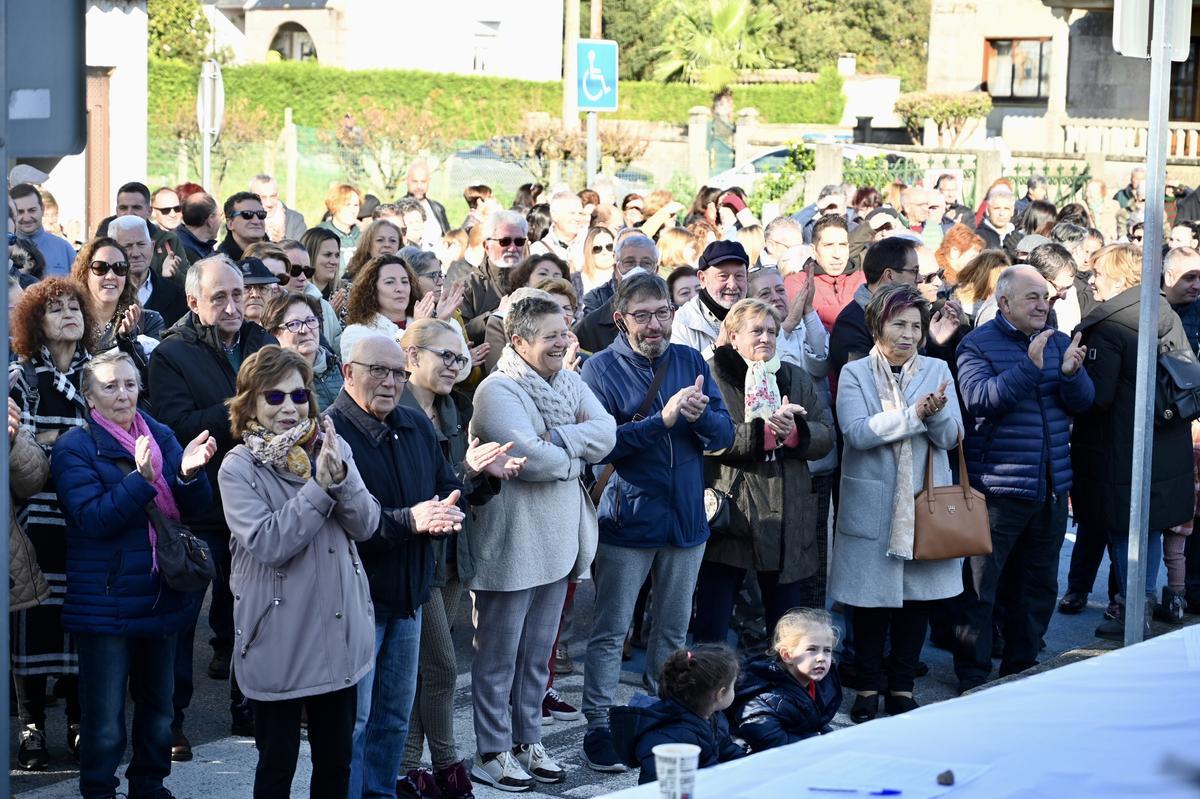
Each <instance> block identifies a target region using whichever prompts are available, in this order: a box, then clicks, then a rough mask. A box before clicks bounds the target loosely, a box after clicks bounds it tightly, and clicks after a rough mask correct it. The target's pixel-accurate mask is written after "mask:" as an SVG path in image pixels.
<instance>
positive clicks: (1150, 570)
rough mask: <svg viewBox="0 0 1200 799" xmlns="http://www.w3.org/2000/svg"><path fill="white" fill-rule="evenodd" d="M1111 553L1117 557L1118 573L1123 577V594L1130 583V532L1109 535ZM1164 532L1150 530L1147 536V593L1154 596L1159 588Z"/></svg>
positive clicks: (1110, 533)
mask: <svg viewBox="0 0 1200 799" xmlns="http://www.w3.org/2000/svg"><path fill="white" fill-rule="evenodd" d="M1108 540H1109V543H1110V546H1111V550H1110V551H1111V552H1113V553H1114V554H1115V555H1116V562H1117V573H1118V574H1119V575H1120V576H1121V593H1122V594H1124V593H1125V589H1126V587H1127V586H1126V585H1125V584H1126V583H1127V582H1128V581H1129V578H1128V576H1127V575H1128V574H1129V571H1128V570H1129V532H1128V531H1126V530H1122V531H1113V530H1110V531H1109V533H1108ZM1162 555H1163V549H1162V530H1150V531H1149V532H1148V533H1147V536H1146V551H1145V552H1143V553H1142V557H1143V558H1145V560H1146V593H1147V594H1154V593H1156V589H1157V587H1158V572H1159V570H1160V569H1161V568H1162Z"/></svg>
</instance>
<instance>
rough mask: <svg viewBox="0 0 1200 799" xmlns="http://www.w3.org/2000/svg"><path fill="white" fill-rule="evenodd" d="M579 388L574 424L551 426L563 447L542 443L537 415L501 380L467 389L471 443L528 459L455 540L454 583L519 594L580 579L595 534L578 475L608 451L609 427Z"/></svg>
mask: <svg viewBox="0 0 1200 799" xmlns="http://www.w3.org/2000/svg"><path fill="white" fill-rule="evenodd" d="M571 377H572V378H574V379H576V380H578V379H579V378H578V376H576V375H573V374H572V375H571ZM581 388H582V390H583V391H582V398H581V400H580V404H579V407H578V408H577V409H576V417H577V418H579V419H582V421H580V422H577V423H576V424H571V425H564V426H561V427H556V428H555V430H556V431H557V432H558V435H559V436H560V437H561V438H562V440H563V443H564V444H565V445H566V447H565V448H564V447H560V446H558V445H556V444H552V443H550V442H549V441H546V440H544V439H543V438H542V434H543V433H546V432H547V428H546V424H545V422H544V421H543V419H542V414H541V412H540V411H538V409H537V406H535V405H534V403H533V398H532V397H530V396H529V394H528V393H527V392H526V391H525V390H524V389H523V388H521V386H520V385H519V384H518V383H517V381H515V380H513V379H512V378H511V377H509V376H508V375H505V374H504V373H502V372H492V374H490V375H488V376H487V377H486V378H485V379H484V381H483V382H482V383H480V384H479V388H477V389H476V390H475V415H474V416H473V417H472V419H471V438H478V439H479V440H480V441H497V442H501V443H503V442H507V441H512V442H513V445H514V446H513V448H512V450H511V451H510V452H509V455H510V456H512V457H514V458H528V459H529V460H528V461H526V463H525V468H524V469H523V470H522V471H521V476H520V477H519V478H517V479H516V480H509V481H507V482H506V483H505V484H504V488H503V489H502V490H501V491H500V494H499V496H497V497H494V498H493V499H492V501H491V502H489V503H487V504H486V505H484V506H482V507H480V508H478V509H477V515H476V519H475V523H474V524H472V525H471V527H470V528H469V529H466V530H464V532H463V533H462V534H460V536H459V541H458V571H459V577H460V578H461V579H462V581H463V584H464V585H465V586H466V587H467V588H468V589H471V590H473V591H474V590H480V591H523V590H525V589H527V588H536V587H537V586H540V585H549V584H551V583H554V582H557V581H558V580H561V579H562V578H564V577H570V578H571V579H573V580H582V579H586V578H587V577H588V574H589V572H588V569H589V568H590V567H591V565H592V559H593V558H594V557H595V555H596V540H597V536H598V529H597V526H596V509H595V508H594V507H593V506H592V501H591V500H590V499H589V498H588V496H587V494H586V493H585V492H584V490H583V486H582V484H581V483H580V482H579V476H580V475H581V474H582V473H583V469H584V465H585V464H588V463H596V462H597V461H599V460H600V459H601V458H603V457H604V456H605V455H607V454H608V453H609V451H611V450H612V448H613V445H614V444H616V442H617V423H616V422H615V421H614V420H613V418H612V417H611V416H609V415H608V412H607V411H605V410H604V406H603V405H601V404H600V401H599V400H598V399H596V396H595V395H594V394H592V390H591V389H590V388H588V387H587V386H586V385H582V386H581Z"/></svg>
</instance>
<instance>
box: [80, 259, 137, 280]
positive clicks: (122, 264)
mask: <svg viewBox="0 0 1200 799" xmlns="http://www.w3.org/2000/svg"><path fill="white" fill-rule="evenodd" d="M88 269H90V270H91V271H92V274H93V275H95V276H96V277H104V275H105V273H107V272H112V273H113V274H114V275H116V276H117V277H125V276H126V275H128V274H129V262H128V261H113V262H112V263H109V262H108V261H92V262H91V263H90V264H88Z"/></svg>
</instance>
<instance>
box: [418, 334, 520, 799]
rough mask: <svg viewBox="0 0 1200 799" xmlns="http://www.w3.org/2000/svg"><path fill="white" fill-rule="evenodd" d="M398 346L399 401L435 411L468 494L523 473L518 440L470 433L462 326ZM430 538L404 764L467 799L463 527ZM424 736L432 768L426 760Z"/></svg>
mask: <svg viewBox="0 0 1200 799" xmlns="http://www.w3.org/2000/svg"><path fill="white" fill-rule="evenodd" d="M400 346H401V347H402V348H403V349H404V353H405V357H406V358H407V360H408V369H409V378H408V384H407V386H406V389H405V391H404V394H402V395H401V397H400V404H401V405H404V406H407V407H409V408H412V409H413V410H415V411H419V412H420V413H422V414H424V415H425V416H426V417H428V418H429V421H430V422H432V423H433V429H434V432H435V434H436V436H437V439H438V442H439V443H440V445H441V448H442V454H443V455H445V456H446V460H447V461H449V462H450V463H451V464H452V465H453V466H454V470H455V473H456V474H457V475H458V477H459V479H460V480H462V481H463V484H464V485H465V486H466V487H467V492H468V493H467V500H468V501H469V502H470V503H471V504H472V505H482V504H483V503H485V502H487V501H488V500H489V499H491V498H492V497H493V496H494V495H495V494H496V492H497V491H499V490H500V480H508V479H512V478H515V477H517V476H518V475H519V474H520V473H521V467H522V466H523V465H524V460H523V459H521V458H510V457H509V456H508V454H507V452H508V448H509V447H511V446H512V444H503V445H502V444H497V443H490V442H489V443H485V444H480V443H479V442H478V441H475V442H472V441H471V440H470V437H469V436H468V435H467V432H466V431H467V426H468V425H469V423H470V421H471V412H472V409H471V402H470V400H469V399H468V398H467V397H466V396H465V395H464V394H462V393H461V392H457V391H454V386H455V384H456V383H457V382H458V381H459V380H460V379H461V376H462V375H463V374H465V373H466V371H467V369H468V364H469V361H468V358H467V352H466V349H465V343H464V342H463V340H462V334H461V332H460V331H459V329H458V328H457V327H455V326H454V325H453V324H452V323H450V322H448V321H445V320H442V319H418V320H417V321H415V322H413V323H412V325H411V326H410V327H409V328H408V329H407V330H405V331H404V336H403V337H402V338H401V339H400ZM473 515H474V514H472V513H470V512H468V513H467V514H466V518H464V519H463V523H462V524H463V530H464V531H466V530H468V529H469V528H470V525H471V522H472V520H473ZM431 540H432V542H433V553H434V557H435V559H436V570H435V572H434V576H433V584H432V586H431V591H430V595H429V600H428V601H427V602H426V603H425V604H424V605H423V606H422V607H421V643H420V654H419V657H418V661H419V671H418V677H417V694H416V698H415V700H414V701H413V709H412V715H411V716H410V717H409V725H408V741H407V743H406V744H405V747H404V759H403V761H402V765H401V767H400V771H401V773H407V775H408V779H409V780H411V781H412V783H413V786H414V787H415V788H416V789H417V791H418V792H419V793H421V794H422V795H436V792H434V791H432V790H430V787H431V786H430V783H431V782H432V783H435V784H436V785H437V788H438V791H440V793H441V795H442V796H443V797H446V799H464V797H468V796H470V794H471V793H472V791H471V778H470V775H469V774H468V773H467V769H466V768H465V767H464V766H463V764H462V759H461V758H460V757H459V754H458V750H457V749H456V747H455V742H454V702H453V698H454V687H455V678H456V677H457V676H458V666H457V664H456V663H455V658H454V642H453V640H452V639H451V636H450V627H451V624H452V623H453V621H454V619H455V617H456V615H457V612H458V606H459V601H460V600H461V599H462V583H461V582H460V581H459V578H458V558H457V557H456V554H457V549H458V534H457V533H454V534H451V535H448V536H440V537H436V538H433V539H431ZM426 742H428V744H429V753H430V760H431V761H432V766H433V770H432V773H431V772H430V771H429V770H427V769H422V768H420V763H421V753H422V750H423V748H424V745H425V743H426ZM422 789H424V790H422Z"/></svg>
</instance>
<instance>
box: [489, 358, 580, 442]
mask: <svg viewBox="0 0 1200 799" xmlns="http://www.w3.org/2000/svg"><path fill="white" fill-rule="evenodd" d="M496 371H497V372H501V373H503V374H505V375H507V376H508V377H511V378H512V379H513V380H515V381H516V383H517V385H519V386H520V387H521V388H522V389H524V391H525V393H526V394H528V395H529V396H530V398H531V399H532V400H533V404H534V405H535V406H537V409H538V413H540V414H541V415H542V421H543V422H545V424H546V429H547V430H553V429H554V428H556V427H564V426H566V425H570V424H575V422H576V421H577V420H576V418H575V409H576V408H578V407H579V404H580V402H582V401H583V380H581V379H580V377H579V375H577V374H575V373H574V372H572V371H571V370H570V369H560V370H559V371H557V372H555V373H554V374H552V375H550V379H549V380H546V379H545V378H544V377H542V376H541V375H539V374H538V373H537V372H535V371H533V367H531V366H530V365H529V364H527V363H525V360H524V359H523V358H522V357H521V356H520V355H517V351H516V350H514V349H513V348H512V345H511V344H509V345H507V346H505V348H504V350H503V351H501V353H500V360H499V361H497V362H496Z"/></svg>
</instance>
